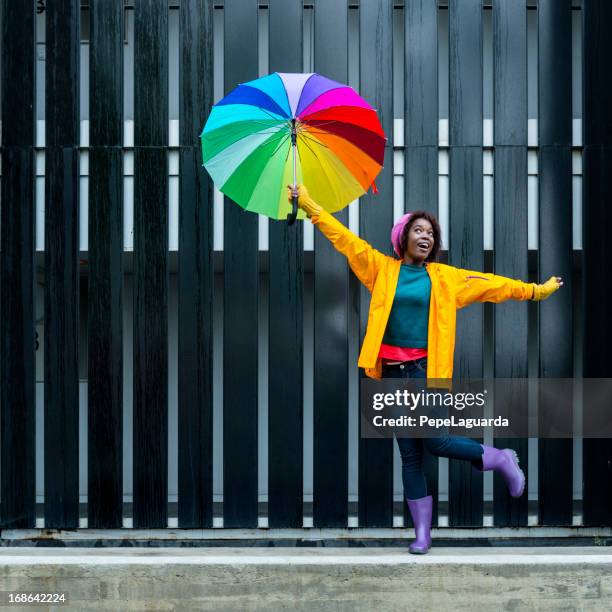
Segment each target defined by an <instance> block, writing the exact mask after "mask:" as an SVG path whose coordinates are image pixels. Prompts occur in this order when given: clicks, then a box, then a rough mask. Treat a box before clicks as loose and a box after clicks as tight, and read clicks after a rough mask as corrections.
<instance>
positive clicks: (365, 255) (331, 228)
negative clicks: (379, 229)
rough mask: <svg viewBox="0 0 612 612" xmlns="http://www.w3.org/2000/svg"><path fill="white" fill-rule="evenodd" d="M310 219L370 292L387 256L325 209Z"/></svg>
mask: <svg viewBox="0 0 612 612" xmlns="http://www.w3.org/2000/svg"><path fill="white" fill-rule="evenodd" d="M311 221H312V223H313V224H314V225H316V226H317V227H318V228H319V229H320V230H321V232H322V233H323V234H324V235H325V236H326V237H327V238H328V239H329V241H330V242H331V243H332V244H333V246H334V248H335V249H336V250H337V251H339V252H340V253H342V254H343V255H345V256H346V258H347V259H348V263H349V266H351V270H353V272H354V273H355V276H357V278H358V279H359V280H360V281H361V282H362V283H363V284H364V285H365V286H366V287H367V289H368V290H369V291H370V293H371V292H372V290H373V289H374V283H375V282H376V277H377V276H378V272H379V270H380V269H381V268H382V266H383V264H384V262H385V259H386V258H387V256H386V255H383V253H381V252H380V251H377V250H376V249H375V248H374V247H372V246H371V245H370V244H368V243H367V242H366V241H365V240H363V238H359V236H357V235H356V234H354V233H353V232H351V230H349V229H348V228H347V227H345V226H344V225H343V224H342V223H340V221H338V219H336V218H335V217H334V216H333V215H331V214H330V213H328V212H327V211H326V210H322V211H321V212H320V213H319V214H318V215H312V217H311Z"/></svg>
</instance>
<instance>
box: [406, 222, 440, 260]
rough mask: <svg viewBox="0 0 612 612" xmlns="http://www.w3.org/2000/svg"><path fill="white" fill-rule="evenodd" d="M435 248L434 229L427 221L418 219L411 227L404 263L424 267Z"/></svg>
mask: <svg viewBox="0 0 612 612" xmlns="http://www.w3.org/2000/svg"><path fill="white" fill-rule="evenodd" d="M433 247H434V228H433V227H432V225H431V223H430V222H429V221H428V220H427V219H423V218H420V219H417V220H416V221H414V222H413V223H412V225H410V229H409V230H408V239H407V241H406V250H405V251H404V262H406V263H410V264H417V265H423V263H424V262H425V260H426V259H427V257H428V256H429V254H430V253H431V250H432V249H433Z"/></svg>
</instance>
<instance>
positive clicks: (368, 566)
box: [0, 545, 612, 612]
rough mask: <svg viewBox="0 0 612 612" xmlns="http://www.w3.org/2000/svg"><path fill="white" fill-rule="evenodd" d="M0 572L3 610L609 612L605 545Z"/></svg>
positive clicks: (229, 551)
mask: <svg viewBox="0 0 612 612" xmlns="http://www.w3.org/2000/svg"><path fill="white" fill-rule="evenodd" d="M0 572H1V574H0V575H1V579H0V590H1V591H3V593H2V597H3V601H2V604H3V605H2V608H1V609H6V610H14V609H15V608H16V607H17V606H16V605H15V604H12V605H9V604H8V599H7V592H13V593H15V592H41V593H42V592H44V593H49V592H56V593H58V592H59V593H62V592H63V593H65V594H66V597H67V599H68V604H67V605H64V606H61V607H56V608H54V609H73V610H93V609H100V610H145V609H147V610H236V611H246V610H266V611H274V610H289V609H292V610H334V611H344V610H346V611H348V610H351V611H363V612H371V611H373V610H377V611H384V610H411V609H419V610H436V611H446V610H468V609H470V610H473V609H474V608H475V607H478V608H479V612H481V611H482V610H500V609H501V610H523V609H529V610H589V611H591V610H601V611H604V610H606V611H609V610H611V609H612V550H611V549H610V548H608V547H575V546H572V547H543V548H526V547H500V548H476V547H470V548H455V547H454V548H436V547H435V545H434V548H433V549H432V550H431V552H430V553H429V554H427V555H411V554H409V553H407V552H406V551H405V550H402V549H390V548H346V547H343V548H327V547H323V548H234V547H231V548H230V547H226V548H217V547H213V548H112V549H99V548H28V547H15V548H3V549H0ZM38 609H41V607H38ZM43 609H44V608H43ZM47 609H51V608H47Z"/></svg>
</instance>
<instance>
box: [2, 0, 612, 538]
mask: <svg viewBox="0 0 612 612" xmlns="http://www.w3.org/2000/svg"><path fill="white" fill-rule="evenodd" d="M130 4H131V3H130ZM170 4H171V6H172V8H173V10H178V11H179V23H180V29H179V59H178V64H179V142H178V150H179V166H180V172H179V184H180V194H179V201H180V207H179V211H180V212H179V244H180V248H179V249H178V272H177V274H178V506H177V516H178V525H179V526H180V527H185V528H189V527H210V526H212V524H213V495H212V480H213V435H212V431H213V387H214V380H213V338H214V334H215V333H219V330H217V332H215V330H214V326H213V294H214V286H215V269H214V265H215V253H214V250H213V237H214V236H213V233H214V223H213V205H212V203H213V185H212V184H211V182H210V180H209V178H208V175H207V174H206V172H205V171H204V169H203V168H202V167H201V161H200V153H199V143H198V139H197V135H198V133H199V131H200V130H201V127H202V125H203V123H204V120H205V118H206V117H207V115H208V113H209V111H210V108H211V105H212V103H213V79H214V74H213V72H214V58H213V54H214V36H213V19H214V13H217V14H222V15H223V21H224V34H223V39H224V47H223V49H224V50H223V66H224V74H223V83H224V91H225V92H228V91H230V90H231V89H232V88H233V87H234V86H236V85H237V84H238V83H240V82H244V81H247V80H250V79H253V78H256V77H257V76H259V74H258V70H259V59H260V58H259V48H260V47H259V44H260V41H259V40H258V21H259V19H260V15H261V14H262V11H263V12H264V13H265V19H266V21H267V32H268V37H267V45H268V50H269V61H268V68H269V72H273V71H284V72H302V71H304V70H305V69H306V66H305V65H304V54H305V42H304V40H303V32H304V20H305V19H309V20H310V23H311V26H312V30H311V31H312V36H310V37H309V45H311V46H312V49H311V50H312V59H313V65H312V70H313V71H316V72H319V73H322V74H325V75H326V76H328V77H330V78H332V79H334V80H338V81H342V82H348V80H349V73H348V71H349V64H350V65H353V66H355V65H356V66H358V81H359V91H360V94H361V95H362V96H364V97H365V98H366V99H368V100H370V101H371V102H372V103H373V106H374V107H375V108H377V110H378V112H379V114H380V117H381V121H382V124H383V127H384V129H385V131H386V133H387V135H388V136H389V141H388V148H387V151H386V163H385V167H384V169H383V171H382V174H381V175H380V177H379V179H378V180H377V183H378V186H379V190H380V193H379V194H378V195H377V196H371V195H366V196H364V197H363V198H361V206H360V208H359V218H358V226H359V232H360V235H362V236H363V237H365V238H366V239H367V240H368V241H369V242H371V243H372V244H374V245H375V246H376V247H377V248H379V249H381V250H384V251H389V229H390V227H391V225H392V221H393V218H394V198H393V193H394V185H395V181H394V164H393V163H392V161H393V156H394V152H402V153H403V168H402V169H401V172H399V173H397V172H396V174H403V175H404V179H403V180H404V185H405V187H404V204H403V206H404V208H405V209H406V210H410V209H412V208H416V207H418V208H428V209H430V210H432V211H433V212H435V213H440V212H441V211H440V210H439V207H438V202H439V201H440V194H439V182H438V178H439V154H440V150H441V149H444V150H446V151H447V152H448V162H449V167H448V177H449V178H448V187H449V198H448V200H449V204H448V220H447V221H448V228H449V231H448V239H449V240H448V242H449V244H448V250H447V251H445V252H444V253H443V256H444V257H445V258H446V260H447V261H448V262H449V263H451V264H453V265H459V266H462V267H469V268H473V269H482V270H487V271H495V272H496V273H499V274H503V275H506V276H512V277H515V278H522V279H525V280H535V279H536V278H537V279H545V278H548V276H550V275H551V274H556V275H560V276H563V277H564V279H565V289H564V291H562V292H559V294H558V297H557V296H556V297H555V299H554V300H550V301H549V302H546V303H542V304H541V305H539V306H538V305H536V304H529V306H528V307H527V306H526V305H525V304H516V303H508V304H505V305H503V306H498V307H495V308H493V307H492V306H490V305H484V306H483V305H476V306H473V307H471V308H470V309H468V310H467V311H466V312H465V313H462V314H461V316H460V319H459V334H458V339H457V350H456V372H457V373H458V374H460V375H469V376H475V377H480V376H483V375H485V374H489V375H495V376H500V377H514V376H517V377H525V376H527V375H531V376H538V375H540V376H551V377H568V376H570V377H571V376H573V375H575V374H576V369H575V360H576V359H577V355H578V356H579V358H578V361H579V362H580V363H581V364H582V366H583V372H578V375H580V374H582V373H583V374H584V376H585V377H606V376H610V375H611V368H612V366H611V365H610V364H611V361H610V359H609V347H610V346H612V325H611V323H610V319H609V314H608V312H609V306H610V304H611V303H612V300H611V297H612V296H611V295H610V293H611V290H610V285H609V282H608V278H609V276H610V275H609V271H610V262H611V261H612V257H611V255H612V253H611V246H610V245H611V241H610V240H609V236H608V233H609V228H610V227H612V224H611V223H610V221H612V212H611V210H612V207H611V204H612V191H611V190H612V178H611V176H612V173H611V172H610V169H611V168H612V118H611V117H612V115H611V113H610V109H611V108H612V76H611V74H612V73H611V72H610V70H609V58H610V56H611V55H612V38H611V37H610V36H609V32H608V30H609V26H610V24H612V5H611V4H610V3H609V2H607V1H605V0H583V2H582V3H577V2H575V1H574V3H572V2H571V0H538V2H535V1H533V0H530V1H529V2H525V1H523V2H517V1H514V0H512V1H511V0H492V2H491V1H490V2H484V3H483V1H482V0H449V1H448V3H446V2H439V1H438V0H405V1H404V2H398V1H397V0H396V1H395V2H393V1H392V0H361V2H355V1H349V2H347V0H317V1H316V2H314V3H312V2H311V3H308V4H304V3H303V1H302V0H269V2H267V3H263V2H258V1H257V0H226V1H225V3H222V2H210V1H206V0H180V3H179V2H172V3H170ZM44 5H45V3H42V4H41V3H36V2H29V3H28V2H11V1H10V0H5V1H4V2H3V3H2V11H3V12H2V202H1V204H2V217H1V223H2V235H1V240H2V243H1V247H2V251H1V259H0V261H1V268H0V269H1V274H2V285H1V292H2V293H1V304H0V305H1V318H0V337H1V352H0V359H1V370H0V375H1V395H0V402H1V409H2V420H1V430H2V433H1V439H0V442H1V446H2V451H1V488H0V494H1V508H0V518H1V524H2V526H4V527H11V528H26V527H33V526H35V525H36V495H35V484H36V483H35V461H36V453H37V452H40V449H39V450H38V451H37V445H36V440H35V435H36V399H35V374H36V365H35V364H36V350H37V339H36V337H35V293H34V278H35V266H36V261H37V258H36V251H35V224H36V206H35V202H36V194H35V188H34V185H35V182H34V177H35V170H36V168H35V165H36V164H35V162H36V160H37V156H36V152H37V151H39V150H40V146H39V144H40V143H37V139H36V115H35V102H34V101H35V98H36V71H35V53H34V49H35V14H36V11H37V8H38V10H40V9H41V6H42V7H44V15H45V24H46V25H45V27H46V41H45V52H46V58H45V92H46V93H45V108H46V115H45V138H44V148H43V151H44V162H45V171H44V176H45V182H44V184H45V191H44V238H45V240H44V243H45V248H44V287H45V289H44V525H45V527H56V528H59V527H66V528H75V527H78V526H79V375H78V370H79V334H80V333H82V332H81V331H80V329H79V322H80V317H81V316H82V313H80V312H79V296H80V287H81V286H82V285H83V284H86V287H87V296H88V297H87V317H86V318H87V330H86V331H87V335H86V337H87V345H86V346H87V381H88V382H87V407H88V408H87V432H88V434H87V448H88V455H87V469H88V474H87V482H88V488H87V502H86V507H87V518H88V522H87V524H88V526H89V527H99V528H112V527H121V526H122V525H123V518H124V514H125V513H124V499H123V487H124V483H123V463H124V456H123V448H124V433H125V432H124V428H123V405H124V402H123V396H124V392H125V390H126V389H125V382H124V363H123V361H124V351H123V305H122V300H123V282H124V275H125V257H124V252H123V251H124V240H123V232H124V214H123V203H124V189H123V173H124V167H123V165H124V149H125V143H124V134H123V129H124V91H123V88H124V77H123V74H124V57H123V53H124V32H125V24H124V16H125V10H124V6H122V3H121V2H102V1H99V0H98V1H96V0H90V2H89V3H88V4H87V5H86V7H85V9H86V11H87V19H88V20H87V22H86V23H87V29H88V35H89V126H90V127H89V141H88V146H87V147H86V149H87V152H88V161H89V170H88V176H89V196H88V214H89V217H88V218H89V225H88V251H87V253H85V254H84V253H82V252H80V251H79V154H80V151H82V150H83V146H82V144H81V140H80V121H79V117H80V115H79V112H80V111H79V73H80V62H79V55H80V49H79V47H80V36H79V30H80V22H81V7H80V6H79V1H78V0H54V2H52V3H51V2H50V3H47V5H46V6H44ZM130 10H133V15H134V73H133V87H134V117H133V119H134V137H133V153H134V155H133V160H134V170H133V174H134V193H133V202H134V245H133V278H134V301H133V319H134V329H133V337H134V341H133V364H132V367H133V417H132V418H133V439H132V441H131V442H132V445H133V507H132V515H133V526H134V527H166V526H167V525H168V403H169V394H168V308H169V298H168V296H169V282H168V278H169V250H168V230H169V218H168V205H167V202H168V189H169V185H168V170H167V164H168V149H169V134H168V125H169V114H168V96H169V91H168V72H169V69H170V68H169V60H168V14H169V8H168V3H166V2H153V1H144V0H143V1H139V2H135V3H133V6H132V7H131V8H130ZM529 11H536V13H537V34H538V39H537V40H538V46H537V51H538V56H537V70H538V76H537V92H538V98H537V105H538V122H537V126H538V133H537V146H535V147H534V146H532V145H530V144H529V138H528V137H529V134H528V114H527V83H528V74H527V51H528V46H527V21H528V20H527V15H528V12H529ZM573 11H579V12H580V16H581V20H582V41H583V42H582V52H583V69H582V71H581V78H582V84H583V87H582V114H581V116H582V126H583V129H582V144H581V146H579V147H576V146H574V148H575V149H577V152H578V157H579V158H580V157H581V158H582V175H583V182H582V219H583V228H584V229H583V232H582V249H579V250H576V249H574V247H573V244H572V215H573V209H572V144H573V143H572V125H573V122H572V119H573V114H572V53H573V50H572V13H573ZM440 15H445V19H447V20H448V50H449V54H448V66H449V68H448V75H449V80H448V110H449V114H448V144H447V145H444V146H443V147H441V146H440V133H439V125H440V123H439V113H438V108H439V106H440V100H439V75H438V49H439V46H438V45H439V25H438V20H439V18H440ZM446 15H447V17H446ZM398 16H399V17H400V19H401V21H400V25H401V29H402V31H403V36H404V41H405V43H404V71H403V87H402V90H401V91H400V96H401V104H402V106H403V116H404V117H405V120H404V122H403V133H401V132H400V133H399V134H398V132H397V130H396V129H394V123H395V122H394V86H393V83H394V78H396V77H397V71H394V67H393V57H394V54H393V40H394V35H396V33H397V31H396V29H395V30H394V20H395V21H396V22H397V19H398ZM484 18H487V19H492V26H493V27H492V42H493V44H492V63H493V64H492V70H493V82H494V90H493V142H492V146H489V147H488V149H489V150H490V151H491V156H492V157H491V159H494V193H493V198H494V207H493V211H494V212H493V220H492V227H493V236H494V245H493V247H494V248H493V249H486V248H485V245H484V244H483V234H484V230H485V228H484V227H483V223H484V222H483V149H484V148H485V147H484V145H483V137H484V136H483V116H484V115H483V96H482V83H483V65H484V60H483V19H484ZM351 20H353V21H352V22H353V23H356V24H357V25H356V28H357V32H358V36H357V38H356V39H355V40H356V41H357V42H356V43H355V45H354V46H353V47H351V45H350V44H349V42H350V41H349V23H351ZM355 51H356V53H357V56H355V55H352V56H351V57H349V55H350V54H352V53H354V52H355ZM306 52H310V51H309V50H308V49H306ZM484 56H485V58H486V54H484ZM356 61H357V63H355V62H356ZM395 90H396V91H397V87H396V88H395ZM396 137H397V142H396V141H395V139H396ZM574 144H575V143H574ZM529 149H534V150H536V151H537V162H538V169H537V175H538V177H539V178H538V183H537V184H538V187H537V194H538V202H539V204H538V210H539V212H538V225H537V227H538V240H537V244H538V247H537V250H534V249H531V250H530V248H529V244H528V176H529V172H528V151H529ZM580 153H581V155H580ZM337 217H338V218H339V219H340V220H341V221H343V222H344V223H348V222H349V211H348V210H347V209H345V210H344V211H342V212H340V213H338V214H337ZM223 227H224V234H223V255H222V260H221V272H220V273H222V278H223V281H222V282H223V329H222V337H223V351H222V353H223V363H222V372H223V380H222V388H223V440H222V441H223V458H222V461H223V504H222V513H223V514H222V516H223V526H224V527H257V526H258V515H259V509H258V508H259V506H258V486H257V482H258V469H257V466H258V443H259V441H258V391H259V389H258V385H259V384H260V382H259V378H258V370H259V368H260V367H261V366H262V364H260V363H258V343H259V341H260V338H259V334H260V333H261V331H260V327H259V326H258V323H257V322H258V312H259V310H258V308H259V295H260V282H261V278H262V275H263V276H264V277H265V282H266V283H267V287H269V289H268V293H267V295H268V308H269V322H270V324H269V326H268V337H267V343H268V354H269V361H268V364H267V371H268V373H269V374H268V382H267V384H268V394H267V397H268V403H267V410H268V423H269V425H268V447H267V453H268V466H269V469H268V504H267V516H268V525H269V526H270V527H302V525H303V517H304V497H303V492H304V483H303V473H304V465H303V461H304V460H303V457H304V420H303V414H304V412H303V409H304V396H305V390H304V369H305V364H304V343H305V338H304V299H305V297H304V296H305V286H307V285H308V286H311V288H312V290H313V291H314V303H313V310H312V317H313V322H314V323H313V324H314V330H315V331H314V344H313V360H312V364H311V367H312V380H313V386H312V409H313V418H312V427H313V432H312V440H313V449H312V453H313V467H312V469H313V472H312V476H313V489H312V499H313V502H312V520H313V525H314V526H315V527H346V526H347V524H348V515H349V504H348V474H349V429H348V428H349V425H348V424H349V410H356V409H357V408H356V406H355V404H354V403H351V402H350V401H349V395H350V389H351V384H353V383H351V380H352V379H351V377H350V376H349V371H350V370H351V368H353V369H354V368H356V361H355V354H354V350H353V344H351V338H352V337H353V336H354V334H356V333H358V334H359V336H360V337H361V336H362V335H363V331H364V328H365V323H366V317H367V306H368V295H367V292H366V291H365V289H363V288H360V286H359V284H358V282H357V280H356V279H355V277H354V276H353V275H352V274H351V273H350V271H349V268H348V267H347V265H346V262H345V260H344V259H343V258H342V257H341V256H340V255H339V254H337V253H336V252H335V251H334V249H333V248H332V247H331V246H330V244H329V243H328V242H327V241H326V239H325V238H323V237H322V236H321V235H320V234H319V233H315V238H314V252H310V251H308V252H305V250H304V238H303V234H302V231H301V229H296V227H287V226H286V224H284V223H282V222H270V224H269V248H268V254H267V259H265V262H266V265H265V266H264V265H263V263H262V259H261V257H260V250H259V242H258V236H259V234H258V219H257V217H256V216H255V215H251V214H248V213H244V212H243V211H242V210H241V209H239V208H238V207H237V206H235V205H234V204H232V202H230V201H228V200H226V201H225V204H224V210H223ZM298 227H299V226H298ZM311 258H312V260H311ZM82 260H84V261H85V262H86V264H87V265H86V266H82V265H81V263H82ZM583 262H584V263H583ZM83 267H86V269H87V270H86V275H83V273H82V270H81V268H83ZM582 288H584V291H582ZM353 322H355V323H356V325H354V326H353V325H352V323H353ZM357 328H358V329H357ZM467 330H469V333H466V332H467ZM575 330H579V333H578V332H577V333H574V331H575ZM581 337H584V351H583V350H582V346H576V345H575V338H581ZM528 355H531V356H532V358H530V359H528ZM533 356H535V359H533ZM309 367H310V365H309ZM524 399H525V401H527V398H524ZM499 443H506V445H507V446H510V447H513V448H515V449H516V450H517V451H518V452H519V453H520V455H521V457H522V464H523V466H524V468H525V469H527V468H528V466H527V465H526V458H527V447H528V442H527V440H507V441H503V440H500V441H499ZM537 448H538V496H537V515H538V520H537V523H538V524H540V525H572V522H573V504H574V498H573V487H572V483H573V478H572V470H573V441H572V440H540V441H539V443H538V447H537ZM582 448H583V461H582V469H583V473H582V483H583V488H582V490H583V495H582V514H583V524H584V525H612V485H611V483H612V467H611V466H612V442H611V441H610V440H592V439H588V440H587V439H585V440H584V441H583V446H582ZM357 455H358V459H357V461H358V474H359V476H358V502H357V515H358V524H359V526H362V527H391V526H392V525H393V445H392V440H372V439H359V440H358V453H357ZM426 465H427V476H428V482H429V487H430V490H433V494H434V496H437V493H438V484H437V483H438V460H437V459H436V458H435V457H429V458H427V464H426ZM449 467H450V479H449V492H448V524H449V525H450V526H480V525H482V522H483V521H482V519H483V494H482V493H483V481H482V479H483V476H482V474H480V473H475V472H474V471H472V470H470V469H469V465H467V464H465V463H463V462H460V461H453V460H449ZM405 519H408V517H407V516H405ZM436 520H437V511H436V515H435V516H434V523H435V521H436ZM493 524H494V525H496V526H520V525H525V526H526V525H527V524H528V500H527V496H526V495H524V496H522V497H521V498H519V499H516V500H515V499H511V498H509V497H508V495H507V493H506V491H505V489H504V488H503V486H502V483H501V482H498V481H496V487H495V490H494V500H493Z"/></svg>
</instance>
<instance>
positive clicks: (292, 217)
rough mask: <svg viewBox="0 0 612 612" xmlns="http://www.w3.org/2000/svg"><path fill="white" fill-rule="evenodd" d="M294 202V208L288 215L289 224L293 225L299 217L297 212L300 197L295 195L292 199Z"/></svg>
mask: <svg viewBox="0 0 612 612" xmlns="http://www.w3.org/2000/svg"><path fill="white" fill-rule="evenodd" d="M292 203H293V210H292V211H291V212H290V213H289V214H288V215H287V225H293V224H294V223H295V220H296V218H297V213H298V199H297V197H295V196H294V197H293V199H292Z"/></svg>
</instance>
